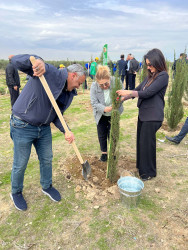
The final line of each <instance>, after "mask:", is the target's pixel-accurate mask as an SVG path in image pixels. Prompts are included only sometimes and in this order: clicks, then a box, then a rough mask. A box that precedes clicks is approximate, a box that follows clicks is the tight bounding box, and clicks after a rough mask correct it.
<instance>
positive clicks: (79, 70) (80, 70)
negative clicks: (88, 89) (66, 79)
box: [67, 63, 87, 76]
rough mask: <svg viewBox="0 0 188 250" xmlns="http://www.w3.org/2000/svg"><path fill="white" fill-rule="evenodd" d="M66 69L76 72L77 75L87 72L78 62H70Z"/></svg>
mask: <svg viewBox="0 0 188 250" xmlns="http://www.w3.org/2000/svg"><path fill="white" fill-rule="evenodd" d="M67 71H68V72H71V73H74V72H75V73H77V74H78V75H79V76H82V75H85V76H87V72H86V71H85V70H84V68H83V67H82V65H80V64H77V63H76V64H72V65H69V66H68V67H67Z"/></svg>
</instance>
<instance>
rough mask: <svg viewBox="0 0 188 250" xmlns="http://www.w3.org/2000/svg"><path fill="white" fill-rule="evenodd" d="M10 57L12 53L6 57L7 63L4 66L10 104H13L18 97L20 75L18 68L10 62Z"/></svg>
mask: <svg viewBox="0 0 188 250" xmlns="http://www.w3.org/2000/svg"><path fill="white" fill-rule="evenodd" d="M12 57H13V55H10V56H9V57H8V59H9V64H8V65H7V67H6V83H7V86H8V89H9V93H10V100H11V106H13V105H14V103H15V101H16V99H17V98H18V96H19V88H20V77H19V74H18V70H17V69H16V68H15V67H14V66H13V64H12V63H11V58H12Z"/></svg>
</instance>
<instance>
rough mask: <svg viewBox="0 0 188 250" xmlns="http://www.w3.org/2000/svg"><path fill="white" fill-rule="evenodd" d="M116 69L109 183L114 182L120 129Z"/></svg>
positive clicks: (119, 83)
mask: <svg viewBox="0 0 188 250" xmlns="http://www.w3.org/2000/svg"><path fill="white" fill-rule="evenodd" d="M118 71H119V70H118V69H117V71H116V74H115V84H114V85H113V87H112V91H111V98H112V113H111V130H110V148H109V153H108V162H107V178H109V179H110V181H111V182H114V181H116V177H117V162H118V157H119V152H118V141H119V127H120V125H119V124H120V113H119V107H120V105H121V98H120V97H118V95H117V93H116V91H117V90H119V89H122V83H121V80H120V78H119V73H118Z"/></svg>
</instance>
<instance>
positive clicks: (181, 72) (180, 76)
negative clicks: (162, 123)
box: [165, 60, 187, 129]
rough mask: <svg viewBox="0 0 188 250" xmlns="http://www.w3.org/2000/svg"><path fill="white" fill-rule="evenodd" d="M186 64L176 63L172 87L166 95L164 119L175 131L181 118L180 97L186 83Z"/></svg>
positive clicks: (180, 61) (181, 61)
mask: <svg viewBox="0 0 188 250" xmlns="http://www.w3.org/2000/svg"><path fill="white" fill-rule="evenodd" d="M186 70H187V64H186V62H185V60H177V61H176V72H175V74H174V79H173V80H172V87H171V89H170V91H169V94H168V107H167V109H166V114H165V115H166V118H167V123H168V126H169V127H170V128H171V129H175V128H176V127H177V125H178V123H179V122H180V121H181V119H182V118H183V113H184V111H183V104H182V97H183V94H184V87H185V83H186V81H187V72H186Z"/></svg>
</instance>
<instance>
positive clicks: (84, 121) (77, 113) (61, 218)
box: [0, 83, 188, 250]
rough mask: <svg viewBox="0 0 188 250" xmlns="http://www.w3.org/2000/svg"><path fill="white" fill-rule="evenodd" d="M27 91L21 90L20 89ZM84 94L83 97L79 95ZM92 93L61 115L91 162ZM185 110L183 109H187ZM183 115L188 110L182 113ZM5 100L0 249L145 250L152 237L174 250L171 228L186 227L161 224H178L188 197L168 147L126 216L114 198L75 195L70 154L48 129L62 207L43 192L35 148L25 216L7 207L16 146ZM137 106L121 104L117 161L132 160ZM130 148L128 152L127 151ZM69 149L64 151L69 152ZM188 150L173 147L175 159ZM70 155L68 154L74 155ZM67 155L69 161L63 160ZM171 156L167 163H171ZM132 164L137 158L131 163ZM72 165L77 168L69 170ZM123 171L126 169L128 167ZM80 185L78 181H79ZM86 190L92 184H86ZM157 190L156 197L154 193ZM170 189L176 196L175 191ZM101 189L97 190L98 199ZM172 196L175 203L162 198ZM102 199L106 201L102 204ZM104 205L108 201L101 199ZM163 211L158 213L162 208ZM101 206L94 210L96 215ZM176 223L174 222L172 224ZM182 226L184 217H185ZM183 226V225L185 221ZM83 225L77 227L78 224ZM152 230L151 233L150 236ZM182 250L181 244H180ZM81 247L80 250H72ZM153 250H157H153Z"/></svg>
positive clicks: (0, 124)
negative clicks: (120, 158)
mask: <svg viewBox="0 0 188 250" xmlns="http://www.w3.org/2000/svg"><path fill="white" fill-rule="evenodd" d="M22 86H24V83H22ZM82 92H83V91H82V90H81V93H82ZM89 102H90V97H89V92H87V91H85V92H84V94H83V93H82V94H81V95H79V94H78V96H77V97H76V98H75V99H74V101H73V103H72V104H71V106H70V108H69V109H68V110H67V112H66V119H67V123H68V125H69V126H70V128H71V130H72V131H73V133H74V135H75V138H76V144H77V146H78V148H79V150H80V152H81V154H85V155H87V154H92V155H96V154H98V153H99V152H100V148H99V143H98V138H97V129H96V124H95V121H94V118H93V113H92V110H87V109H86V108H85V104H87V105H88V104H89ZM186 109H187V108H186ZM186 112H187V111H186ZM10 113H11V111H10V96H9V94H7V95H3V96H0V132H1V138H2V139H1V140H2V141H3V143H1V146H0V157H1V166H0V189H1V193H0V202H1V203H2V204H3V205H1V207H0V213H1V215H0V235H1V237H0V238H1V240H0V249H2V250H6V249H29V248H31V249H32V248H33V249H58V247H60V249H61V248H62V249H74V248H75V249H76V248H78V249H91V250H93V249H105V250H106V249H107V250H108V249H139V248H140V246H141V247H142V248H143V249H148V247H150V244H155V243H156V242H155V240H156V239H155V235H156V234H157V235H158V236H159V237H161V238H162V237H163V235H164V237H166V238H168V236H169V235H171V236H172V237H170V238H168V242H166V247H167V248H174V249H178V247H179V242H176V241H175V240H174V241H173V239H175V238H177V237H178V234H176V233H175V232H174V230H173V228H172V227H171V225H173V226H176V227H177V230H180V231H182V232H183V231H184V230H185V228H184V224H183V223H179V220H174V221H173V224H171V223H169V224H168V231H167V232H166V231H165V230H162V231H163V232H161V226H163V225H164V221H165V218H170V217H169V214H171V213H172V211H173V213H174V214H177V216H179V217H177V218H181V213H180V212H181V210H180V209H179V208H180V206H181V207H183V208H184V207H185V197H186V192H187V184H188V181H187V176H186V175H187V172H186V169H187V162H186V157H179V158H178V157H177V158H171V157H170V156H171V155H173V154H176V153H177V152H174V151H173V152H171V151H172V150H174V148H173V149H172V150H171V148H170V147H171V146H169V145H166V144H165V143H164V144H161V145H160V147H157V152H162V151H164V152H165V161H164V154H163V153H161V154H157V161H158V160H159V162H161V161H163V162H164V165H162V166H161V164H158V166H157V167H158V170H159V172H158V176H157V178H155V179H154V180H151V181H150V182H147V183H146V184H145V187H144V192H143V194H142V195H141V197H140V202H139V204H138V207H136V208H134V209H127V208H126V207H125V205H124V204H123V203H122V202H121V201H120V200H119V199H118V200H115V199H113V198H112V199H111V198H110V197H111V196H110V195H109V194H108V193H107V195H109V196H108V198H109V200H107V201H106V203H102V202H101V204H100V201H99V200H97V199H96V200H95V198H94V200H92V201H88V200H86V195H85V192H83V191H82V192H79V196H77V195H78V193H75V187H76V185H77V184H75V183H74V181H75V180H74V181H72V180H71V181H68V180H67V179H66V178H65V177H64V175H63V173H62V172H63V171H64V169H63V168H64V166H63V164H61V163H62V162H64V161H66V162H67V164H68V162H69V160H71V159H72V158H71V159H70V155H71V153H72V155H71V157H72V156H73V155H74V156H75V153H74V151H73V149H71V146H70V149H69V148H68V147H69V145H68V144H66V142H65V140H64V135H63V134H62V133H61V132H60V131H58V130H55V129H52V131H53V135H52V140H53V151H54V152H53V155H54V157H53V184H54V186H55V187H56V188H57V189H58V190H59V191H60V193H61V195H62V201H61V202H59V203H54V202H52V201H51V200H50V199H49V197H47V196H45V195H44V194H43V193H42V192H41V185H40V168H39V162H38V159H37V155H36V152H35V149H34V148H32V153H31V157H30V160H29V163H28V167H27V170H26V173H25V182H24V191H23V194H24V197H25V198H26V201H27V203H28V210H27V211H26V212H20V211H17V210H16V209H15V208H14V206H13V204H12V202H11V201H10V197H9V193H10V175H11V172H10V170H11V165H12V160H13V143H12V140H11V139H10V137H9V119H10ZM137 113H138V110H137V107H136V100H133V101H131V102H126V103H124V113H123V114H122V116H121V128H120V143H119V147H120V150H121V153H122V154H126V155H127V156H129V154H130V157H132V155H133V154H134V153H135V150H136V149H135V143H136V141H135V140H136V125H135V121H136V117H137ZM164 136H165V133H164V132H162V131H161V130H160V131H158V132H157V138H158V139H164ZM126 145H127V146H126ZM67 148H68V149H67ZM185 149H187V145H183V144H181V145H180V147H178V150H179V151H178V154H185ZM71 150H72V151H71ZM67 155H68V156H67ZM168 156H169V157H168ZM134 160H135V159H134ZM71 164H74V163H71ZM125 164H126V162H125ZM77 181H78V180H77ZM87 184H88V185H89V187H90V184H91V183H90V182H88V183H87ZM156 187H159V188H160V190H161V192H160V193H159V194H158V193H156V192H155V188H156ZM172 190H173V192H172ZM100 192H101V190H100V191H99V193H100ZM167 196H169V197H170V196H172V200H169V199H167ZM100 198H102V200H103V197H100ZM104 199H105V198H104ZM163 204H164V205H165V206H166V208H165V209H163V208H162V205H163ZM95 205H99V209H97V210H96V209H94V206H95ZM172 219H173V218H172ZM182 219H183V218H182ZM182 221H183V220H182ZM80 222H81V224H79V223H80ZM77 225H78V227H77ZM151 228H152V232H151ZM178 239H179V241H180V242H181V244H182V245H181V246H182V249H184V248H185V241H183V238H178ZM76 245H78V247H76ZM172 246H173V247H172ZM157 247H158V248H159V249H160V248H162V247H163V246H162V245H161V244H160V242H159V245H158V246H157ZM154 248H155V246H154Z"/></svg>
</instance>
